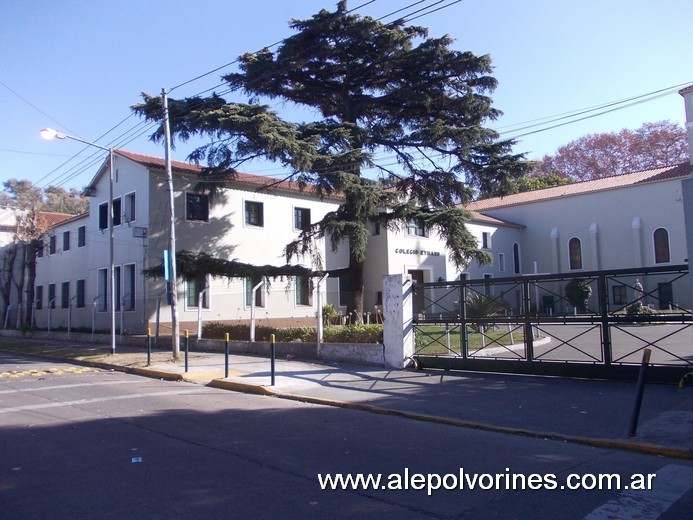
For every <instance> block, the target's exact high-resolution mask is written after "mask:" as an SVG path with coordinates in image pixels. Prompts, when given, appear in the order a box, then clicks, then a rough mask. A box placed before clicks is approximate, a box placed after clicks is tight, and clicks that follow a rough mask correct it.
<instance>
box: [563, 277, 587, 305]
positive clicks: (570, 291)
mask: <svg viewBox="0 0 693 520" xmlns="http://www.w3.org/2000/svg"><path fill="white" fill-rule="evenodd" d="M590 296H592V287H590V285H589V283H588V282H587V281H586V280H580V279H578V278H573V279H572V280H570V282H568V284H567V285H566V286H565V298H566V300H568V303H570V304H571V305H572V306H573V307H575V308H576V309H577V310H578V311H579V312H585V310H586V309H587V300H589V298H590Z"/></svg>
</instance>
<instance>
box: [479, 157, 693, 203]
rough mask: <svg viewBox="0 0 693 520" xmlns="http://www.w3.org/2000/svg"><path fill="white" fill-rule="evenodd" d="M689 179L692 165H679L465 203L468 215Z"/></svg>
mask: <svg viewBox="0 0 693 520" xmlns="http://www.w3.org/2000/svg"><path fill="white" fill-rule="evenodd" d="M690 175H693V165H691V164H690V163H682V164H679V165H677V166H667V167H665V168H654V169H652V170H644V171H640V172H633V173H624V174H621V175H613V176H611V177H603V178H601V179H594V180H591V181H582V182H576V183H573V184H566V185H565V186H555V187H553V188H545V189H543V190H535V191H527V192H523V193H515V194H513V195H506V196H505V197H492V198H489V199H481V200H476V201H473V202H470V203H468V204H467V205H466V206H465V207H466V209H468V210H470V211H484V210H487V209H496V208H505V207H509V206H518V205H520V204H531V203H534V202H541V201H545V200H551V199H559V198H561V197H573V196H576V195H583V194H585V193H594V192H597V191H604V190H610V189H615V188H623V187H626V186H636V185H638V184H647V183H650V182H657V181H665V180H670V179H678V178H683V177H688V176H690Z"/></svg>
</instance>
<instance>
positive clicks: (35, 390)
mask: <svg viewBox="0 0 693 520" xmlns="http://www.w3.org/2000/svg"><path fill="white" fill-rule="evenodd" d="M126 384H132V381H103V382H98V383H75V384H72V385H53V386H42V387H39V388H24V389H18V390H0V394H16V393H29V392H32V393H33V392H44V391H46V390H62V389H64V388H78V387H80V386H105V385H126Z"/></svg>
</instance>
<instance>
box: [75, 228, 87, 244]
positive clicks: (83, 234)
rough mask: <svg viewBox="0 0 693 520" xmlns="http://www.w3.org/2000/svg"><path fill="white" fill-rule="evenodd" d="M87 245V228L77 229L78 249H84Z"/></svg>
mask: <svg viewBox="0 0 693 520" xmlns="http://www.w3.org/2000/svg"><path fill="white" fill-rule="evenodd" d="M86 245H87V227H86V226H79V227H78V228H77V247H84V246H86Z"/></svg>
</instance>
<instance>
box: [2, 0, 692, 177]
mask: <svg viewBox="0 0 693 520" xmlns="http://www.w3.org/2000/svg"><path fill="white" fill-rule="evenodd" d="M434 1H435V0H427V1H426V2H423V3H421V4H420V5H419V6H418V7H423V6H425V5H428V4H432V3H434ZM366 2H367V0H350V1H349V7H350V8H354V7H357V6H359V5H361V4H364V3H366ZM414 2H415V0H397V1H395V0H375V1H374V2H371V3H369V4H367V5H365V6H363V7H361V8H359V9H358V12H359V13H361V14H363V15H370V16H373V17H376V18H378V17H381V16H383V15H386V14H388V13H390V12H392V11H394V10H396V9H399V8H401V7H405V6H407V5H410V4H413V3H414ZM451 2H452V0H446V1H445V2H444V3H442V4H439V6H443V5H446V4H451ZM335 5H336V0H300V1H299V0H254V1H252V2H241V1H237V0H197V1H195V2H190V1H182V0H167V1H164V0H98V1H93V0H89V1H87V0H57V1H56V0H53V1H48V0H26V1H22V2H18V1H16V0H0V12H2V13H3V15H2V18H1V19H0V34H1V35H2V37H1V38H0V111H1V112H0V113H1V114H2V121H3V124H2V125H0V181H4V180H6V179H9V178H13V177H14V178H20V179H25V178H26V179H30V180H31V181H32V182H34V183H36V184H38V185H39V186H42V187H45V186H48V185H50V184H53V185H61V186H63V187H65V188H71V187H76V188H81V187H83V186H84V185H85V184H87V183H88V182H89V180H90V179H91V177H92V176H93V174H94V173H95V171H96V165H90V164H91V163H92V162H93V159H92V160H90V159H89V156H90V155H91V154H92V153H94V152H98V150H95V149H87V150H84V151H82V150H83V148H84V147H83V146H82V145H80V144H78V143H74V142H70V141H67V140H65V141H55V142H48V141H44V140H42V139H41V138H40V137H39V130H40V129H41V128H44V127H53V128H57V129H58V130H60V131H64V132H66V133H70V134H73V135H77V136H79V137H81V138H83V139H86V140H88V141H92V142H94V141H97V142H99V143H100V144H102V145H105V146H109V145H111V144H115V145H117V146H122V147H123V148H125V149H127V150H130V151H134V152H139V153H146V154H152V155H159V156H163V149H162V148H161V146H160V145H155V144H153V143H151V142H149V141H148V139H147V137H148V135H147V133H146V132H145V133H143V131H144V130H145V128H144V127H143V126H142V125H141V121H140V120H139V119H137V118H136V117H135V116H132V117H129V118H128V116H130V115H131V112H130V110H129V107H130V106H131V105H132V104H134V103H137V102H138V101H139V100H140V92H148V93H150V94H159V93H160V92H161V89H162V88H163V87H166V88H171V87H174V86H176V85H180V84H181V83H184V82H186V81H188V80H190V79H192V78H194V77H196V76H198V75H201V74H204V73H206V72H208V71H210V70H213V69H216V68H217V67H221V66H222V65H225V64H227V63H230V62H232V61H233V60H234V59H235V58H236V57H237V56H238V55H240V54H242V53H244V52H247V51H255V50H258V49H261V48H262V47H265V46H267V45H270V44H273V43H275V42H277V41H278V40H281V39H282V38H285V37H287V36H290V35H291V34H292V33H291V30H290V29H289V27H288V24H287V22H288V21H289V20H290V19H291V18H299V19H302V18H308V17H310V16H311V15H312V14H314V13H316V12H317V11H318V10H319V9H321V8H327V9H333V7H334V6H335ZM412 10H414V8H410V9H408V10H407V11H406V12H411V11H412ZM392 19H393V17H389V18H385V20H384V21H386V22H387V21H392ZM691 20H693V2H690V0H659V1H656V2H655V1H654V0H650V1H645V0H582V1H580V0H575V1H571V2H567V1H563V0H534V1H526V2H520V1H513V0H463V1H461V2H458V3H455V4H454V5H450V6H449V7H447V8H445V9H442V10H441V11H439V12H435V13H432V14H428V15H425V16H422V17H421V18H419V19H417V20H414V21H413V22H412V23H413V24H416V25H423V26H426V27H428V28H429V31H430V35H431V36H442V35H444V34H449V35H450V36H452V37H453V38H454V39H455V44H454V46H455V48H457V49H459V50H470V51H472V52H474V53H476V54H490V55H491V57H492V59H493V63H494V67H495V70H494V76H495V77H496V78H497V79H498V81H499V86H498V89H497V90H496V92H495V93H494V94H493V100H494V106H495V107H496V108H498V109H500V110H502V111H503V112H504V115H503V116H502V118H500V119H499V120H498V121H496V122H495V123H493V125H492V126H493V127H494V128H496V129H497V130H499V131H500V132H502V133H503V135H504V136H507V137H514V136H517V135H519V134H524V133H527V132H531V131H535V130H540V129H541V128H542V127H541V126H539V127H537V126H532V127H531V128H528V129H526V130H518V128H522V127H525V126H530V125H536V124H537V123H539V122H543V121H546V120H547V119H551V118H555V117H560V116H562V115H566V114H569V113H571V112H574V111H578V110H581V109H588V108H592V107H596V106H600V105H604V104H607V103H612V102H616V101H621V100H625V99H630V98H635V97H638V96H642V95H645V94H648V93H652V92H657V91H664V92H662V94H661V95H658V96H654V97H653V96H646V97H644V98H642V99H641V100H640V101H641V102H638V103H635V104H633V103H623V104H621V105H617V106H618V107H622V108H620V109H619V110H614V111H612V112H610V113H608V114H605V115H601V116H598V117H591V118H589V119H585V120H583V121H580V122H575V123H572V124H568V125H564V126H560V127H558V128H553V129H550V130H546V131H541V132H538V133H534V134H532V135H527V136H524V137H520V138H519V142H518V144H517V146H516V147H515V152H517V153H521V152H525V153H527V157H528V158H530V159H535V158H541V157H542V156H543V155H544V154H552V153H554V152H555V150H556V149H557V148H558V147H559V146H560V145H563V144H566V143H568V142H570V141H571V140H574V139H577V138H579V137H581V136H583V135H586V134H589V133H601V132H612V131H618V130H620V129H622V128H631V129H635V128H638V127H639V126H641V125H642V124H643V123H646V122H652V121H660V120H670V121H673V122H675V123H679V124H683V122H684V111H683V100H682V98H681V96H679V95H678V94H677V93H676V89H673V88H672V87H674V86H677V85H684V84H693V66H691V64H692V63H693V60H692V57H693V38H691V35H690V23H691ZM233 70H234V66H233V65H231V66H229V67H226V68H224V69H222V70H220V71H218V72H215V73H213V74H210V75H207V76H205V77H203V78H202V79H199V80H197V81H194V82H192V83H189V84H187V85H185V86H183V87H180V88H178V89H176V90H174V91H173V92H172V93H171V97H183V96H188V95H193V94H196V93H198V92H202V91H205V90H207V89H209V88H212V87H214V86H216V85H219V83H220V79H219V78H220V76H221V75H222V74H223V73H227V72H230V71H233ZM679 88H681V87H679ZM229 99H231V98H229ZM238 100H240V99H238ZM628 105H630V106H628ZM275 108H276V110H278V111H279V112H280V113H282V111H284V110H285V107H284V106H282V105H279V104H278V105H277V106H276V107H275ZM614 108H616V107H614ZM593 113H594V112H591V113H590V114H593ZM126 118H128V119H126ZM545 118H546V119H545ZM124 119H126V120H125V121H124V122H122V121H123V120H124ZM540 120H541V121H540ZM568 120H570V119H568ZM564 121H566V120H562V121H560V122H564ZM121 122H122V123H121ZM119 123H121V124H120V126H118V127H117V128H115V130H113V131H112V132H111V133H109V134H108V135H107V136H105V137H104V138H101V136H102V135H103V134H104V133H106V132H108V131H109V130H111V129H112V128H113V127H114V126H116V125H118V124H119ZM554 124H556V123H551V124H550V123H545V122H544V127H546V126H553V125H554ZM123 134H125V136H124V137H121V138H119V139H117V140H116V141H115V143H112V140H114V139H116V138H118V137H119V136H121V135H123ZM138 134H141V135H139V137H137V136H138ZM124 141H129V142H127V144H122V143H123V142H124ZM189 151H190V148H189V147H185V146H179V147H178V148H177V149H176V150H175V151H174V153H173V158H174V159H178V160H185V157H186V155H187V153H188V152H189ZM75 155H77V157H76V158H75V157H74V156H75ZM80 163H81V164H80ZM246 171H249V172H252V173H262V174H267V175H269V174H278V173H279V170H278V169H277V168H273V167H272V166H270V165H266V164H256V165H252V164H251V165H250V166H249V167H248V168H246Z"/></svg>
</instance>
